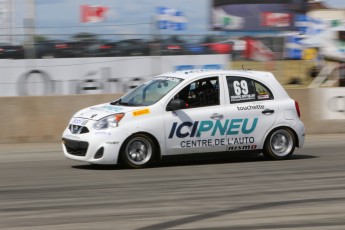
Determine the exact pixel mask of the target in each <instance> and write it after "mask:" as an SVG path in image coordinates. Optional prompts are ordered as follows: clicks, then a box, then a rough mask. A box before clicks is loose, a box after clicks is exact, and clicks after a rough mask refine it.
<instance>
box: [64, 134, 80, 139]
mask: <svg viewBox="0 0 345 230" xmlns="http://www.w3.org/2000/svg"><path fill="white" fill-rule="evenodd" d="M66 137H67V138H68V139H71V140H80V137H78V136H75V135H71V134H66Z"/></svg>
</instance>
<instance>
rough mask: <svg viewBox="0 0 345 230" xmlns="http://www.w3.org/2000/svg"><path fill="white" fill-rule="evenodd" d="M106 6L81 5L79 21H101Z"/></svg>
mask: <svg viewBox="0 0 345 230" xmlns="http://www.w3.org/2000/svg"><path fill="white" fill-rule="evenodd" d="M107 11H108V7H105V6H90V5H81V22H101V21H104V20H105V13H106V12H107Z"/></svg>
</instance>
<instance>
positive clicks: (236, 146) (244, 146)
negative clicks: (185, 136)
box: [180, 137, 257, 151]
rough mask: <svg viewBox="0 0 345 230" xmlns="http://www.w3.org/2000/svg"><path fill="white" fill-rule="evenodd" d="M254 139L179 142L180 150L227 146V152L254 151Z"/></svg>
mask: <svg viewBox="0 0 345 230" xmlns="http://www.w3.org/2000/svg"><path fill="white" fill-rule="evenodd" d="M254 142H255V139H254V137H235V138H217V139H204V140H186V141H181V143H180V146H181V148H197V147H214V146H227V151H237V150H254V149H256V148H257V147H256V145H255V144H253V143H254Z"/></svg>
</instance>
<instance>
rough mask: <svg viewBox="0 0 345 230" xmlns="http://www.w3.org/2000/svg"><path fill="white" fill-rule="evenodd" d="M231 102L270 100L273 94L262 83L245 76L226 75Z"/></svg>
mask: <svg viewBox="0 0 345 230" xmlns="http://www.w3.org/2000/svg"><path fill="white" fill-rule="evenodd" d="M226 80H227V83H228V88H229V96H230V102H231V103H241V102H250V101H262V100H272V99H273V94H272V92H271V91H270V90H269V89H268V87H266V86H265V85H264V84H262V83H260V82H258V81H255V80H252V79H249V78H245V77H232V76H228V77H226Z"/></svg>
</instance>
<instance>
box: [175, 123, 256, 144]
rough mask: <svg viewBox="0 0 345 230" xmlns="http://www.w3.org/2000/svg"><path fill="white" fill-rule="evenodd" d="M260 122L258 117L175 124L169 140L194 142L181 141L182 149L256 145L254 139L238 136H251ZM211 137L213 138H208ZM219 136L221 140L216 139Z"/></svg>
mask: <svg viewBox="0 0 345 230" xmlns="http://www.w3.org/2000/svg"><path fill="white" fill-rule="evenodd" d="M258 122H259V118H256V117H255V118H235V119H226V120H224V121H221V120H216V121H213V120H203V121H194V122H192V121H186V122H182V123H178V122H174V123H173V124H172V127H171V129H170V132H169V136H168V138H169V139H173V138H179V139H184V138H187V139H189V140H192V142H190V141H186V140H181V142H180V146H181V147H182V148H188V147H206V146H217V145H245V144H252V143H254V137H251V136H250V137H249V136H244V137H237V135H242V134H243V135H249V134H251V133H252V132H253V131H254V130H255V128H256V126H257V124H258ZM210 136H211V137H212V138H207V137H210ZM218 136H219V138H214V137H218ZM231 136H232V137H231ZM203 137H205V138H203Z"/></svg>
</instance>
